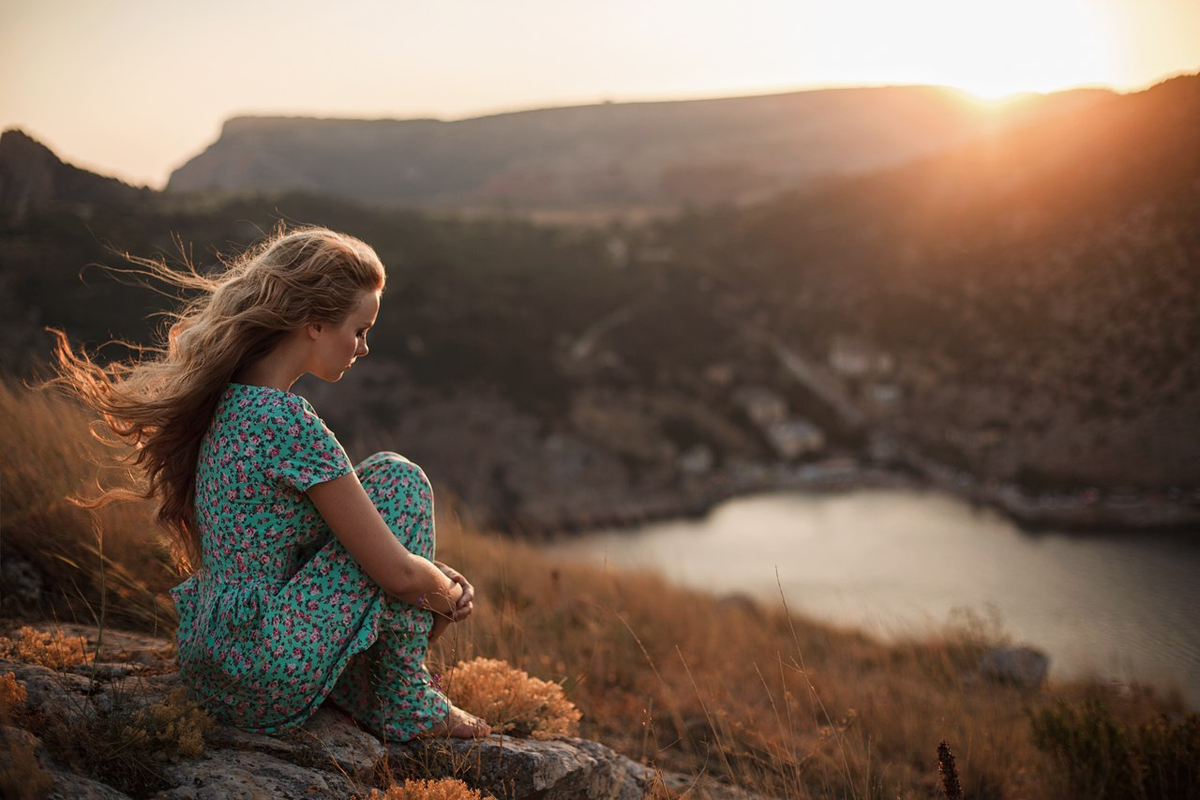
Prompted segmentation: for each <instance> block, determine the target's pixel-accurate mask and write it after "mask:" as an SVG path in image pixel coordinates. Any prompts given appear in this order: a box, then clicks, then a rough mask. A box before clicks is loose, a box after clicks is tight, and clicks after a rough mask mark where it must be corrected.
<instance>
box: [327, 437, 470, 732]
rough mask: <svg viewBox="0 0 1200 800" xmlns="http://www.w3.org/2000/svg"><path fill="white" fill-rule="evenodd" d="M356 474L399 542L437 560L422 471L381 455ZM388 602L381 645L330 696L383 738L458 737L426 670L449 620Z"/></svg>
mask: <svg viewBox="0 0 1200 800" xmlns="http://www.w3.org/2000/svg"><path fill="white" fill-rule="evenodd" d="M355 471H356V472H357V473H358V477H359V480H360V481H361V482H362V484H363V488H365V489H366V491H367V494H368V495H369V496H370V497H371V500H372V502H373V503H374V504H375V507H376V508H378V509H379V513H380V515H381V516H382V517H383V519H384V521H385V522H387V524H388V527H389V528H390V529H391V531H392V533H393V534H395V536H396V538H397V539H399V540H400V542H401V543H402V544H403V545H404V547H405V548H406V549H407V550H408V551H409V552H410V553H413V554H415V555H419V556H421V557H422V558H427V559H429V560H430V561H432V560H433V556H434V547H435V535H434V524H433V492H432V490H431V488H430V486H429V481H428V479H427V478H426V477H425V473H424V472H422V471H421V468H420V467H418V466H417V465H416V464H413V463H412V462H410V461H408V460H406V459H404V458H402V457H401V456H398V455H396V454H395V453H376V454H375V455H373V456H371V457H370V458H368V459H367V460H365V461H364V462H363V463H361V464H359V465H358V466H357V467H356V468H355ZM384 603H385V610H384V614H383V618H382V619H381V620H380V623H379V639H378V641H376V643H375V644H374V645H373V646H371V647H370V648H369V649H368V650H367V651H365V652H363V653H360V654H359V655H357V656H355V657H354V658H352V659H351V660H350V663H349V665H348V666H347V668H346V669H345V670H344V671H343V673H342V676H341V677H340V678H339V679H338V682H337V684H336V685H335V686H334V688H333V691H332V692H331V693H330V695H329V698H330V699H331V700H332V701H333V702H334V703H335V704H337V705H338V706H340V707H341V708H343V709H344V710H346V711H348V712H350V713H351V714H352V715H353V716H355V717H356V718H358V719H360V720H361V721H362V722H364V723H365V724H366V725H368V726H369V727H370V728H372V729H373V730H374V731H375V732H376V733H378V734H379V735H381V736H382V737H384V738H385V739H389V740H393V741H407V740H408V739H412V738H413V737H415V736H417V735H419V734H421V733H424V732H427V731H439V732H451V733H454V730H453V728H454V727H455V726H454V725H449V724H447V720H451V719H454V714H453V712H454V711H456V709H454V708H453V706H452V705H451V704H450V701H449V700H447V699H446V697H445V695H443V694H442V692H441V691H440V690H439V689H438V688H437V687H436V686H435V685H434V682H433V680H432V679H431V677H430V675H429V672H428V670H427V669H426V668H425V654H426V652H427V651H428V649H429V644H430V642H431V641H434V640H436V638H437V637H438V636H440V635H441V633H442V631H444V630H445V626H446V624H447V623H448V620H446V619H444V618H442V617H437V618H436V619H435V617H434V615H433V614H432V613H431V612H429V611H428V610H424V609H420V608H417V607H416V606H413V605H410V604H409V603H405V602H404V601H402V600H398V599H396V598H391V597H388V598H386V599H385V600H384ZM459 733H462V731H459ZM466 735H471V731H468V732H466Z"/></svg>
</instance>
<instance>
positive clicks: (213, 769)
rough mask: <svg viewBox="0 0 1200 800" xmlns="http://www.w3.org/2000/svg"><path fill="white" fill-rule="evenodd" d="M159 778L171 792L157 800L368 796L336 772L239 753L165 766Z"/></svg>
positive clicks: (265, 755)
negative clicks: (173, 784) (166, 782)
mask: <svg viewBox="0 0 1200 800" xmlns="http://www.w3.org/2000/svg"><path fill="white" fill-rule="evenodd" d="M163 775H164V777H165V778H166V779H167V780H169V781H171V782H172V783H175V784H176V786H175V787H174V788H172V789H166V790H164V791H161V792H159V793H157V794H155V795H154V797H155V798H158V800H260V799H261V800H276V799H277V798H304V799H305V800H319V799H323V798H329V800H335V799H336V800H345V798H347V797H349V796H350V795H351V794H352V793H362V794H366V793H367V791H368V790H367V789H364V787H363V786H362V785H356V783H355V782H353V781H352V780H351V779H350V778H349V777H348V776H345V775H339V774H337V773H336V772H327V771H325V770H323V769H319V768H314V767H313V766H302V765H299V764H293V763H290V762H288V761H284V760H283V759H281V758H277V757H275V756H273V755H270V754H268V753H256V752H252V751H244V750H213V751H211V752H209V753H205V755H204V756H203V757H202V758H192V759H187V760H184V761H180V762H179V763H178V764H168V765H167V766H166V767H165V769H164V770H163Z"/></svg>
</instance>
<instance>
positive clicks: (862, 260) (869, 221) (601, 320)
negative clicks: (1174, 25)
mask: <svg viewBox="0 0 1200 800" xmlns="http://www.w3.org/2000/svg"><path fill="white" fill-rule="evenodd" d="M1198 131H1200V76H1189V77H1182V78H1177V79H1174V80H1171V81H1168V82H1166V83H1163V84H1160V85H1158V86H1155V87H1153V88H1151V89H1148V90H1146V91H1144V92H1139V93H1136V94H1130V95H1104V96H1101V97H1100V98H1099V99H1094V101H1093V102H1090V103H1088V104H1086V105H1079V106H1077V107H1076V108H1074V109H1073V110H1068V111H1062V112H1060V113H1057V114H1054V115H1043V116H1041V117H1039V118H1035V119H1031V120H1029V121H1028V123H1027V124H1025V125H1023V126H1020V127H1017V126H1014V125H1012V124H1010V125H1008V126H1007V127H1005V126H997V127H996V128H994V129H992V130H991V131H990V132H985V133H983V134H981V135H979V136H977V137H975V138H973V139H970V140H968V141H964V142H961V143H959V144H958V145H956V146H954V147H950V148H948V149H945V150H943V151H940V152H938V153H934V154H931V155H928V156H926V157H924V158H922V159H918V160H916V161H911V162H908V163H905V164H902V165H898V166H892V167H889V168H885V169H883V170H879V171H875V172H872V173H866V174H856V175H853V176H849V177H844V178H841V179H832V178H830V179H825V180H821V181H816V182H813V183H811V184H809V185H808V186H807V187H806V188H804V189H803V190H802V191H795V192H793V193H790V194H787V195H785V196H777V197H774V198H772V199H769V200H766V201H762V202H759V203H756V204H751V205H746V206H730V205H722V206H714V207H711V208H707V209H692V210H690V211H687V212H685V213H680V214H678V215H676V216H673V217H670V218H663V219H659V220H657V221H655V222H652V223H648V224H639V225H634V224H631V223H621V224H614V225H612V226H609V227H606V228H604V229H597V228H587V227H569V226H557V227H556V226H546V225H535V224H532V223H530V222H528V221H525V220H522V219H520V218H519V217H517V216H515V215H510V214H501V215H495V216H492V217H487V216H474V215H463V216H459V217H453V216H449V215H441V214H439V215H429V214H424V213H421V212H418V211H414V210H400V209H397V208H395V207H394V206H389V205H382V204H369V203H360V202H355V201H352V200H349V199H346V198H343V197H336V196H331V195H326V194H314V193H311V192H308V193H301V192H290V193H274V194H264V193H253V192H246V193H242V194H235V195H214V196H201V197H194V196H191V195H186V194H181V195H173V194H171V193H166V194H162V195H156V196H154V199H153V202H147V203H141V204H137V205H136V206H130V207H127V208H121V207H117V206H108V205H104V204H98V205H95V206H91V207H89V208H90V211H89V214H88V215H87V216H81V215H80V214H79V213H78V209H76V208H74V207H73V206H71V205H70V204H69V203H65V204H64V203H60V204H58V205H53V206H50V207H47V208H46V209H44V210H42V211H36V212H34V211H31V212H30V213H28V214H27V215H26V218H25V219H24V220H23V221H12V220H9V221H3V220H0V333H2V334H3V337H2V341H0V345H4V343H5V342H10V343H11V344H9V345H7V348H4V347H0V349H5V352H4V353H0V359H2V360H4V363H5V364H8V365H10V368H14V369H15V368H16V366H15V365H16V364H17V361H16V357H17V356H20V355H21V354H26V356H27V357H28V355H29V354H32V356H33V357H38V356H41V357H44V354H45V353H46V352H48V347H47V346H46V344H45V342H44V341H42V340H39V339H37V336H40V333H38V332H39V331H40V329H41V326H42V325H54V326H58V327H61V328H63V329H65V330H67V331H68V333H69V334H70V335H71V336H72V338H73V339H74V340H76V341H80V340H82V341H85V342H90V343H93V344H95V343H99V342H103V341H105V340H106V339H108V338H109V337H113V336H117V337H127V338H130V339H133V340H134V341H140V342H145V341H148V340H149V339H150V338H151V332H150V328H151V325H152V324H153V323H152V321H151V322H146V321H145V320H146V319H147V315H148V314H149V313H150V312H153V311H156V310H160V309H161V308H162V307H163V305H165V304H169V300H167V299H163V298H159V297H157V296H155V295H152V294H150V293H149V292H145V291H143V292H141V293H139V292H138V291H137V290H136V289H135V288H132V287H129V286H124V285H120V284H118V283H115V282H113V281H109V280H101V278H102V277H103V276H102V274H101V273H100V272H99V271H90V270H89V271H87V272H86V273H84V275H83V277H84V278H86V279H87V281H88V283H87V284H86V285H85V284H83V283H82V282H81V280H80V270H81V268H83V267H84V266H85V265H87V264H89V263H92V262H101V263H109V264H115V265H116V266H120V264H121V262H120V258H119V257H116V256H114V255H113V251H114V250H116V251H118V252H120V251H128V252H132V253H135V254H138V255H147V256H153V255H154V254H156V253H168V254H169V253H171V252H175V253H178V252H179V250H178V248H177V247H176V246H175V245H174V243H173V242H172V239H171V235H172V234H174V235H177V236H178V238H179V240H181V241H182V242H183V243H185V244H186V245H187V247H188V249H189V252H191V253H192V254H193V257H194V259H195V261H196V263H197V264H198V266H200V268H207V267H208V266H210V265H211V264H213V263H215V261H216V259H215V257H214V254H215V253H218V252H229V251H230V250H233V249H236V248H238V247H240V246H241V245H242V244H245V243H248V242H250V241H252V240H254V239H256V238H258V237H259V236H260V235H261V233H262V232H263V231H264V230H269V229H270V228H271V227H272V225H273V224H274V222H275V221H276V220H279V219H287V220H293V221H302V222H305V223H311V224H324V225H329V226H331V227H333V228H336V229H339V230H345V231H347V232H349V233H352V234H354V235H357V236H360V237H361V238H363V239H364V240H365V241H368V242H370V243H371V244H372V245H373V246H375V248H376V249H377V251H378V252H379V254H380V256H381V258H382V259H383V261H384V263H385V264H387V266H388V271H389V281H388V287H389V288H388V292H387V294H386V296H385V298H384V306H383V311H382V312H381V315H380V318H379V323H378V325H377V326H376V328H375V330H374V333H373V341H372V355H371V359H370V360H369V361H368V362H367V364H366V366H365V368H364V369H362V370H361V371H360V370H357V369H356V370H355V371H353V372H352V373H351V374H349V375H348V376H347V378H346V379H345V380H343V381H342V382H341V383H340V384H339V385H338V386H337V387H336V388H332V387H329V386H325V385H323V384H310V385H307V386H302V387H299V390H300V391H301V392H303V393H305V394H306V396H309V397H310V399H312V400H313V402H314V403H315V404H316V405H317V407H318V408H320V409H321V410H322V414H323V415H325V416H326V417H327V418H328V419H329V420H330V423H331V425H332V426H333V428H334V429H335V430H337V431H338V432H339V434H340V435H342V436H343V437H344V439H343V441H346V442H349V443H353V446H354V447H355V448H358V449H361V450H363V451H364V452H369V451H370V450H371V449H379V448H381V447H384V448H399V449H400V450H401V451H402V452H404V453H405V454H406V455H408V456H410V457H412V458H413V459H414V460H416V461H418V462H419V463H421V464H422V465H423V466H425V467H426V469H427V470H428V471H429V473H430V475H431V476H432V477H433V479H434V481H435V482H436V483H437V484H438V485H439V486H445V487H447V488H451V489H453V490H454V491H456V492H457V493H458V494H459V495H460V496H461V497H462V498H464V500H465V501H466V504H467V505H468V506H469V507H470V508H472V509H473V510H475V511H477V512H480V513H482V514H483V515H485V516H490V517H491V518H492V519H495V520H499V521H501V522H502V523H505V522H508V521H513V520H515V522H514V527H519V526H520V525H522V524H526V525H530V526H533V527H538V526H548V527H557V526H560V525H562V524H564V521H574V522H576V523H577V524H580V525H583V526H590V527H595V526H596V525H598V524H600V523H603V522H607V521H611V520H612V519H613V518H622V517H625V518H628V517H629V516H633V517H636V516H637V515H638V514H680V513H683V512H685V511H687V510H689V509H691V510H694V509H695V508H697V507H703V506H704V505H705V504H707V503H709V502H711V501H712V500H713V499H714V498H719V497H721V496H725V495H727V494H729V493H730V492H735V491H737V492H744V491H749V490H753V489H762V488H770V487H773V486H774V487H778V486H792V485H795V482H796V481H803V480H808V478H806V477H805V476H811V475H816V476H818V478H820V476H822V475H831V476H832V477H830V478H829V480H834V481H837V480H846V479H845V478H844V476H845V474H846V473H845V471H844V470H845V465H846V464H848V463H849V464H857V465H859V466H860V467H873V466H883V467H885V468H886V469H887V470H888V473H887V474H888V475H889V476H890V477H889V478H888V479H889V480H892V479H893V477H894V476H895V475H896V474H897V473H903V474H912V473H914V472H915V473H921V474H927V475H933V476H935V478H936V479H938V480H942V479H943V478H947V476H948V478H947V483H949V484H950V485H951V486H953V487H954V488H962V487H964V486H965V487H973V488H969V491H972V492H974V491H980V492H983V493H984V496H985V498H986V499H989V500H994V501H996V502H998V503H1000V504H1002V505H1005V507H1008V508H1010V509H1016V511H1017V512H1019V514H1020V515H1021V516H1022V518H1025V519H1041V520H1046V519H1051V520H1055V521H1063V520H1067V519H1068V517H1069V521H1070V522H1071V523H1072V524H1080V525H1089V524H1090V525H1093V526H1104V525H1108V524H1118V525H1121V524H1132V525H1137V524H1147V523H1148V522H1150V523H1156V524H1175V525H1181V524H1184V523H1185V522H1186V521H1187V520H1188V519H1191V520H1194V519H1196V518H1197V517H1198V516H1200V448H1198V446H1197V442H1200V361H1198V360H1197V359H1196V358H1195V353H1196V352H1198V351H1200V315H1198V314H1197V313H1196V309H1197V308H1200V139H1198V137H1200V134H1198V133H1197V132H1198ZM10 354H12V355H10ZM116 355H120V353H117V354H116ZM781 417H782V419H781ZM802 421H803V422H807V423H808V427H805V426H803V425H792V424H791V423H800V422H802ZM775 422H783V423H784V426H783V427H782V428H781V427H778V426H776V427H772V426H773V425H774V423H775ZM813 429H816V432H817V433H818V434H819V435H817V436H812V435H810V434H811V433H812V431H813ZM781 435H783V436H785V437H788V436H790V437H791V438H790V439H788V440H786V441H784V440H783V439H780V438H779V437H780V436H781ZM799 437H803V438H799ZM806 442H811V443H812V444H805V443H806ZM797 444H803V445H804V446H805V447H810V448H811V449H810V450H809V451H807V452H800V453H797V452H795V450H794V447H793V446H794V445H797ZM828 459H833V460H835V461H837V463H839V464H840V465H841V466H839V467H838V468H837V469H833V470H830V471H823V468H822V464H823V463H826V462H827V460H828ZM838 470H843V471H842V472H838ZM862 474H870V471H869V470H865V471H864V472H863V473H862ZM838 475H842V476H843V477H842V478H839V477H838ZM821 479H823V478H821ZM850 480H854V479H853V478H852V479H850ZM964 491H968V489H964ZM1022 492H1025V494H1022ZM1037 493H1057V494H1060V496H1059V497H1056V498H1053V499H1051V500H1049V501H1047V502H1049V503H1050V505H1046V504H1044V503H1043V502H1042V499H1040V498H1038V497H1037V496H1036V494H1037ZM1096 496H1099V497H1100V498H1101V500H1100V501H1099V502H1100V505H1099V506H1097V505H1094V504H1092V505H1085V502H1086V503H1092V501H1091V500H1086V501H1085V499H1084V498H1094V497H1096ZM1014 497H1015V498H1016V499H1015V500H1011V498H1014ZM1030 497H1033V498H1034V499H1029V498H1030ZM1106 497H1111V498H1113V504H1114V505H1113V506H1112V507H1111V508H1110V507H1109V505H1106V504H1107V503H1108V500H1107V499H1105V498H1106ZM1022 498H1024V499H1022ZM1063 498H1066V499H1063ZM1131 498H1132V499H1131ZM1010 500H1011V502H1010ZM1056 504H1057V505H1056ZM1179 509H1184V510H1185V511H1186V513H1187V514H1191V517H1186V516H1180V515H1178V514H1176V511H1177V510H1179ZM1109 512H1111V514H1110V513H1109ZM1180 513H1182V512H1180ZM1173 515H1174V516H1173ZM1114 520H1116V522H1115V523H1114Z"/></svg>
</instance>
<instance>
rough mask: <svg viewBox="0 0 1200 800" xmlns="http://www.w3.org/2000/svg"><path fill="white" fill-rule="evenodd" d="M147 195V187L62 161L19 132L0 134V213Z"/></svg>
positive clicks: (126, 200)
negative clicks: (133, 185) (139, 186)
mask: <svg viewBox="0 0 1200 800" xmlns="http://www.w3.org/2000/svg"><path fill="white" fill-rule="evenodd" d="M150 194H151V192H150V191H149V190H148V189H138V188H134V187H132V186H130V185H128V184H126V183H123V182H122V181H119V180H117V179H116V178H106V177H102V176H100V175H96V174H94V173H91V172H88V171H87V170H83V169H79V168H78V167H73V166H71V165H70V164H64V163H63V162H62V160H61V159H59V158H58V156H56V155H55V154H54V153H52V152H51V151H50V149H49V148H48V147H46V146H45V145H43V144H41V143H40V142H38V141H37V140H35V139H34V138H33V137H31V136H29V135H28V134H26V133H24V132H23V131H20V130H16V129H11V130H6V131H4V133H3V134H0V216H9V215H11V216H16V217H21V216H24V215H25V214H27V213H28V212H29V211H31V210H38V209H43V208H47V207H49V206H52V205H54V204H56V203H75V204H78V203H83V204H94V203H129V202H135V201H137V200H139V199H142V198H145V197H147V196H149V195H150Z"/></svg>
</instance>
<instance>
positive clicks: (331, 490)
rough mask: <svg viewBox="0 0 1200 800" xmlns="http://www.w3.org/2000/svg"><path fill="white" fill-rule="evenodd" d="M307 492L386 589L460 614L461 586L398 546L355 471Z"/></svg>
mask: <svg viewBox="0 0 1200 800" xmlns="http://www.w3.org/2000/svg"><path fill="white" fill-rule="evenodd" d="M308 496H309V499H311V500H312V501H313V505H315V506H316V507H317V511H319V512H321V517H322V518H323V519H324V520H325V522H326V523H327V524H328V525H329V527H330V529H332V530H333V535H334V536H336V537H337V538H338V541H340V542H341V543H342V544H343V545H344V546H345V547H346V549H347V550H348V551H350V555H352V556H353V557H354V560H355V561H357V562H358V563H359V565H360V566H361V567H362V568H363V570H365V571H366V573H367V575H369V576H371V579H372V580H374V581H375V582H376V583H378V584H379V586H380V587H381V588H382V589H383V590H384V591H385V592H387V593H388V594H390V595H392V596H393V597H398V598H400V599H401V600H404V601H406V602H409V603H412V604H413V605H423V606H424V607H426V608H429V609H430V610H432V611H434V612H437V613H439V614H443V615H445V616H448V617H451V618H455V617H457V616H458V614H457V611H458V601H459V599H460V598H461V597H462V594H463V587H462V585H461V584H459V583H457V582H456V581H453V580H451V579H450V578H449V577H448V576H447V575H446V574H445V573H443V572H442V571H441V570H440V569H438V568H437V567H436V566H435V565H434V564H433V562H432V561H429V560H427V559H424V558H421V557H420V556H418V555H414V554H413V553H410V552H409V551H408V550H407V549H405V547H404V545H402V544H400V542H399V540H397V539H396V537H395V535H394V534H393V533H392V531H391V530H390V529H389V528H388V526H387V523H386V522H384V521H383V517H381V516H379V510H378V509H376V508H375V504H374V503H372V502H371V498H370V497H368V496H367V492H366V490H365V489H363V487H362V484H361V483H359V481H358V476H357V475H356V474H354V473H353V472H351V473H349V474H346V475H343V476H341V477H340V478H335V479H333V480H331V481H326V482H324V483H318V484H316V485H314V486H312V487H310V488H309V490H308Z"/></svg>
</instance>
